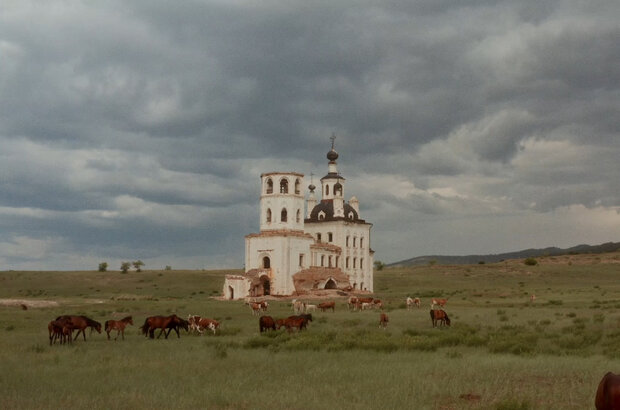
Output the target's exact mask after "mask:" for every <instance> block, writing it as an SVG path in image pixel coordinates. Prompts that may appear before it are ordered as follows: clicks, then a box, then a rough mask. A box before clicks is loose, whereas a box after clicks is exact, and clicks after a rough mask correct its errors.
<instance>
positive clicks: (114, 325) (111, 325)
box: [104, 316, 133, 340]
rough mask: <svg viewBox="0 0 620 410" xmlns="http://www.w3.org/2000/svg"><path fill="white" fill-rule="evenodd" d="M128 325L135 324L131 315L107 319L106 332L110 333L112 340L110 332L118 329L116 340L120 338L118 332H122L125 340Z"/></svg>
mask: <svg viewBox="0 0 620 410" xmlns="http://www.w3.org/2000/svg"><path fill="white" fill-rule="evenodd" d="M127 325H132V326H133V319H132V318H131V316H127V317H124V318H122V319H121V320H106V322H105V325H104V328H105V332H106V333H107V334H108V340H110V332H111V331H112V330H116V337H115V338H114V340H116V339H118V334H119V333H120V334H121V337H122V339H123V340H125V327H126V326H127Z"/></svg>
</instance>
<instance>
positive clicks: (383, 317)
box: [379, 313, 390, 329]
mask: <svg viewBox="0 0 620 410" xmlns="http://www.w3.org/2000/svg"><path fill="white" fill-rule="evenodd" d="M389 321H390V320H389V319H388V315H386V314H385V313H381V316H380V317H379V327H382V328H384V329H385V328H386V327H387V325H388V322H389Z"/></svg>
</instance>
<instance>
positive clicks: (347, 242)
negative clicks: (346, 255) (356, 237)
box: [346, 235, 350, 248]
mask: <svg viewBox="0 0 620 410" xmlns="http://www.w3.org/2000/svg"><path fill="white" fill-rule="evenodd" d="M349 238H350V236H349V235H347V244H346V246H347V248H348V247H349Z"/></svg>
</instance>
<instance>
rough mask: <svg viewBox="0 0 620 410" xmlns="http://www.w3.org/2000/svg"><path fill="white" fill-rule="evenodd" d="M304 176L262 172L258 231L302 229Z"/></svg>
mask: <svg viewBox="0 0 620 410" xmlns="http://www.w3.org/2000/svg"><path fill="white" fill-rule="evenodd" d="M303 183H304V175H303V174H299V173H296V172H269V173H265V174H262V175H261V196H260V230H261V232H263V231H270V230H294V231H303V229H304V195H303V192H302V186H303Z"/></svg>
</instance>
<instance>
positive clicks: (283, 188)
mask: <svg viewBox="0 0 620 410" xmlns="http://www.w3.org/2000/svg"><path fill="white" fill-rule="evenodd" d="M280 193H281V194H288V179H286V178H282V180H281V181H280Z"/></svg>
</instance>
